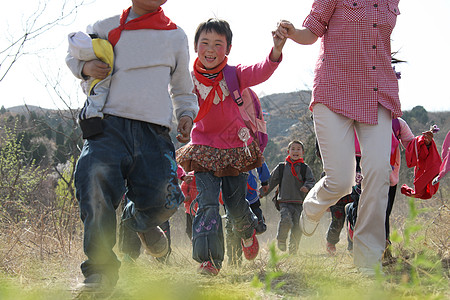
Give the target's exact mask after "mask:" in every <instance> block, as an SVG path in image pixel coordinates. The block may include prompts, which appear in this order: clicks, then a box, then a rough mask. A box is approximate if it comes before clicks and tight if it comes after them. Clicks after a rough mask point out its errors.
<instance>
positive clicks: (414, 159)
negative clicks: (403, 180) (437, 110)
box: [401, 135, 442, 199]
mask: <svg viewBox="0 0 450 300" xmlns="http://www.w3.org/2000/svg"><path fill="white" fill-rule="evenodd" d="M405 158H406V164H407V166H408V168H411V167H415V168H414V189H412V188H410V187H408V186H407V185H406V184H404V185H402V188H401V192H402V194H403V195H406V196H409V197H414V198H420V199H430V198H431V196H433V195H434V194H435V193H436V192H437V190H438V188H439V183H437V184H435V185H432V184H431V182H432V181H433V179H434V177H436V176H437V175H438V174H439V167H440V166H441V162H442V160H441V156H440V155H439V152H438V151H437V147H436V143H435V142H434V140H432V141H431V144H430V147H429V148H428V147H427V145H426V144H425V139H424V137H423V135H421V136H418V137H416V138H415V140H414V141H411V142H410V143H409V145H408V147H407V148H406V152H405Z"/></svg>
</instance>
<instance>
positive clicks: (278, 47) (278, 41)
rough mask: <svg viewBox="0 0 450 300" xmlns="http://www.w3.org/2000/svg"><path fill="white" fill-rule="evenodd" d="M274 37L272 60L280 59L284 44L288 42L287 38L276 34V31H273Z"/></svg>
mask: <svg viewBox="0 0 450 300" xmlns="http://www.w3.org/2000/svg"><path fill="white" fill-rule="evenodd" d="M272 38H273V50H272V53H271V57H270V60H271V61H278V60H279V59H280V56H281V52H282V50H283V47H284V44H286V38H280V37H279V36H278V35H277V34H276V31H272Z"/></svg>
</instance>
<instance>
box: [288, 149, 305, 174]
mask: <svg viewBox="0 0 450 300" xmlns="http://www.w3.org/2000/svg"><path fill="white" fill-rule="evenodd" d="M286 161H287V162H288V163H290V164H291V173H292V175H294V177H295V178H297V180H300V179H298V176H297V172H295V165H296V164H300V163H304V162H305V161H304V160H303V158H299V159H297V160H296V161H292V159H291V156H290V155H288V157H286ZM302 179H303V180H305V179H304V178H302Z"/></svg>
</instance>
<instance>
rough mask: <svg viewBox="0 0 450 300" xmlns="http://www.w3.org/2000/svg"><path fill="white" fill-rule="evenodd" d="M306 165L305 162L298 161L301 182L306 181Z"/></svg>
mask: <svg viewBox="0 0 450 300" xmlns="http://www.w3.org/2000/svg"><path fill="white" fill-rule="evenodd" d="M306 167H308V165H307V164H305V163H300V175H302V179H303V183H305V181H306Z"/></svg>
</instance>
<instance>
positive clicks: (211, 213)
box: [192, 172, 258, 269]
mask: <svg viewBox="0 0 450 300" xmlns="http://www.w3.org/2000/svg"><path fill="white" fill-rule="evenodd" d="M247 177H248V174H247V173H241V174H239V175H238V176H225V177H216V176H214V175H213V174H212V173H211V172H196V173H195V180H196V183H197V191H198V196H197V200H198V210H197V214H196V215H195V218H194V221H193V225H192V247H193V253H192V257H193V258H194V260H196V261H198V262H200V263H201V262H204V261H211V262H212V263H213V264H214V265H215V266H216V268H219V269H220V268H221V267H222V262H223V258H224V252H225V250H224V238H223V228H222V218H221V216H220V214H219V194H220V191H222V199H223V202H224V205H225V209H226V211H227V215H228V217H229V218H230V221H231V223H232V225H233V228H234V231H235V233H236V235H237V237H238V238H244V239H247V238H250V237H251V236H252V234H253V231H254V228H255V226H256V225H257V223H258V219H257V218H256V216H255V215H254V214H253V213H252V211H251V210H250V207H249V204H248V202H247V200H245V194H246V189H247Z"/></svg>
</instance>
